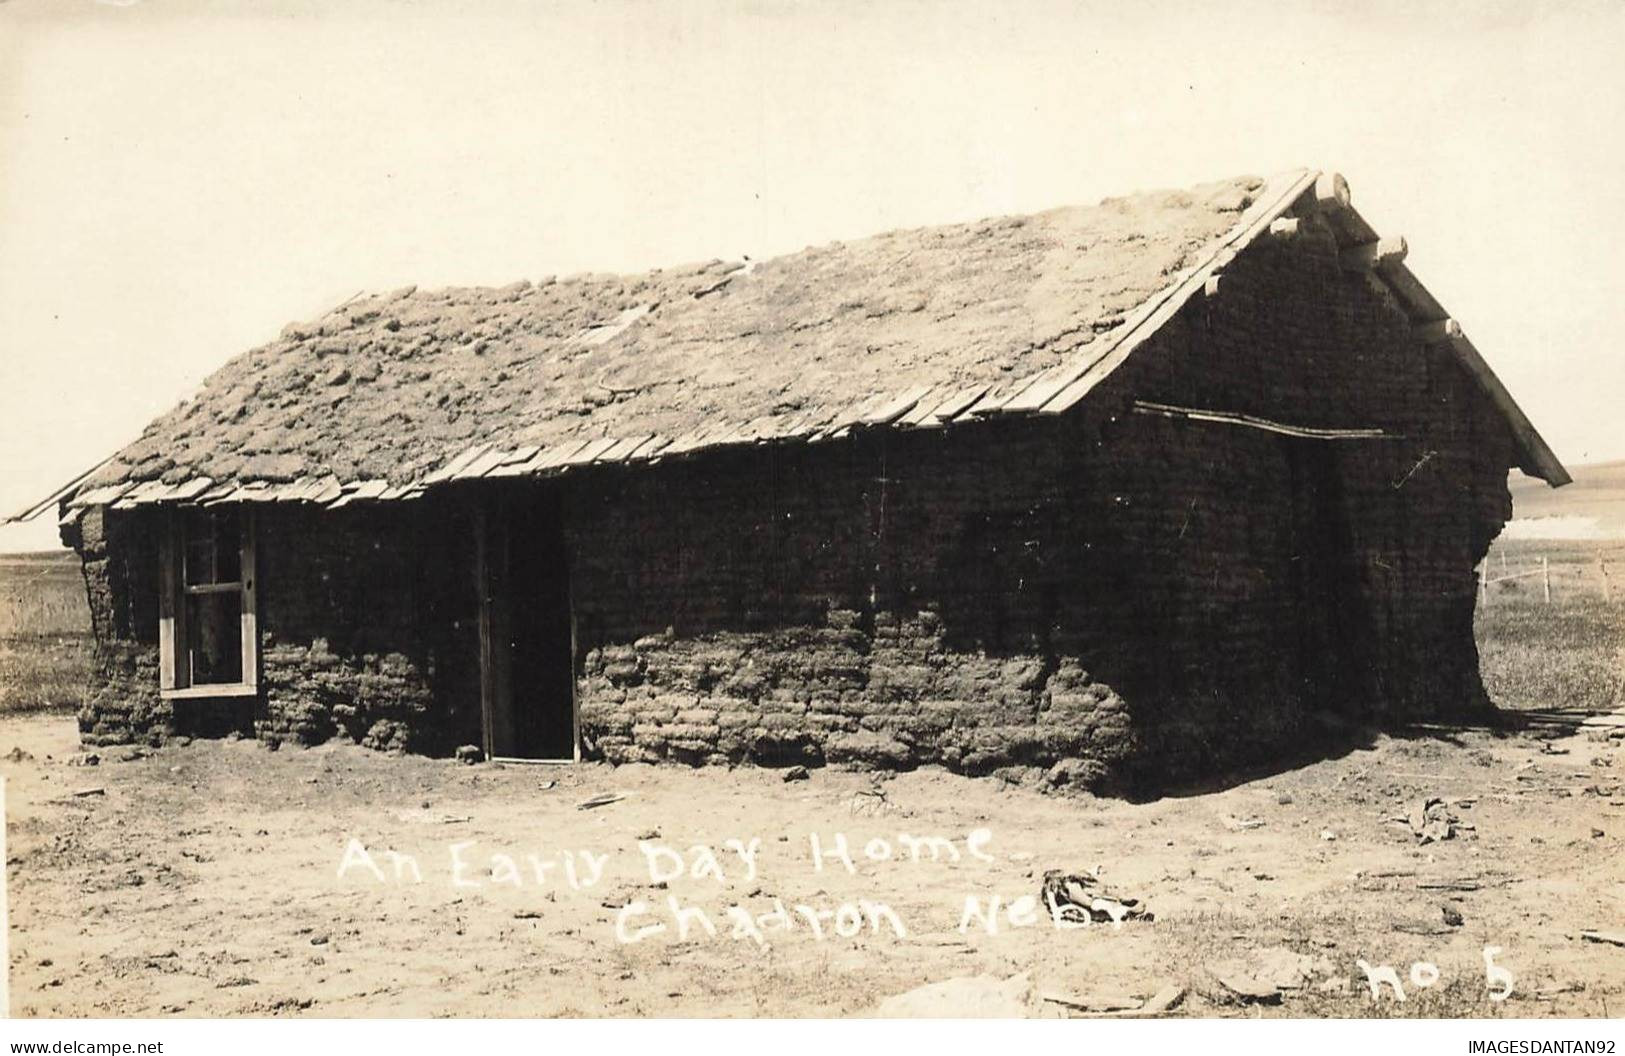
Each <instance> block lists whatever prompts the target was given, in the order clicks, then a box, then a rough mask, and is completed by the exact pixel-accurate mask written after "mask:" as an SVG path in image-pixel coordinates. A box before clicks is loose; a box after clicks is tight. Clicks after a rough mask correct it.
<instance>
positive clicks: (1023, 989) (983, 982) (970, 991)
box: [871, 972, 1036, 1019]
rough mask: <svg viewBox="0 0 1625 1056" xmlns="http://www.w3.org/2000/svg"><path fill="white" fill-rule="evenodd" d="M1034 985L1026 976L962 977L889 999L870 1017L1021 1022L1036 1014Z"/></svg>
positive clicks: (932, 984)
mask: <svg viewBox="0 0 1625 1056" xmlns="http://www.w3.org/2000/svg"><path fill="white" fill-rule="evenodd" d="M1034 1006H1035V1001H1034V999H1033V984H1032V979H1031V977H1030V976H1029V975H1028V974H1027V973H1025V972H1023V973H1022V974H1021V975H1014V976H1011V977H1010V978H1009V979H1002V980H1001V979H997V978H995V977H993V976H990V975H977V976H960V977H958V978H954V979H944V980H943V981H942V982H940V983H927V984H926V985H924V986H920V987H915V988H914V989H913V990H909V991H907V992H905V993H901V994H897V995H895V996H892V997H888V998H886V999H885V1000H884V1001H882V1002H881V1003H880V1004H879V1005H877V1006H876V1007H875V1009H874V1011H873V1012H872V1013H871V1014H872V1015H874V1016H877V1017H879V1018H881V1019H919V1018H928V1019H1020V1018H1026V1017H1028V1016H1031V1015H1033V1014H1034V1012H1035V1011H1036V1010H1035V1007H1034Z"/></svg>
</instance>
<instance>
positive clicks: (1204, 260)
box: [4, 169, 1571, 524]
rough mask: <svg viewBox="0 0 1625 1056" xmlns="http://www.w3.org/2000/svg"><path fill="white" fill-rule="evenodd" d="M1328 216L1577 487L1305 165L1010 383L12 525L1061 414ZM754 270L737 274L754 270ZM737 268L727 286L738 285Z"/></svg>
mask: <svg viewBox="0 0 1625 1056" xmlns="http://www.w3.org/2000/svg"><path fill="white" fill-rule="evenodd" d="M1310 214H1315V215H1319V216H1322V217H1325V218H1326V220H1327V221H1328V223H1329V225H1330V227H1331V228H1332V230H1333V231H1334V232H1335V234H1336V237H1337V241H1338V248H1339V253H1340V255H1341V256H1342V257H1343V258H1344V260H1345V261H1346V262H1348V263H1349V264H1350V266H1351V267H1354V268H1356V269H1358V270H1361V271H1363V272H1364V273H1365V274H1366V276H1367V279H1368V281H1370V282H1371V283H1372V285H1373V288H1374V289H1376V290H1377V291H1378V292H1379V293H1380V294H1381V295H1382V296H1383V297H1384V298H1386V299H1388V300H1389V301H1390V302H1391V303H1393V304H1394V305H1396V306H1397V307H1398V308H1399V309H1400V310H1401V311H1402V312H1403V313H1404V314H1405V316H1406V318H1408V319H1409V320H1410V322H1411V325H1412V327H1413V331H1414V333H1415V334H1416V336H1417V338H1418V340H1420V341H1421V342H1423V343H1425V344H1429V345H1434V344H1445V345H1448V346H1449V347H1450V349H1451V350H1452V351H1453V352H1454V354H1455V357H1456V359H1457V361H1458V362H1460V363H1461V365H1462V367H1463V368H1464V369H1465V370H1466V371H1467V372H1468V374H1470V375H1471V376H1472V377H1473V378H1474V379H1475V380H1476V381H1477V382H1478V384H1479V386H1480V387H1481V388H1482V389H1483V391H1484V393H1485V395H1486V396H1487V397H1488V398H1489V400H1490V402H1491V403H1492V404H1493V405H1494V406H1495V408H1496V409H1497V410H1498V411H1499V412H1500V414H1501V416H1502V418H1503V419H1504V420H1505V421H1506V423H1507V426H1508V428H1509V429H1510V431H1511V434H1512V437H1513V441H1514V443H1515V445H1516V458H1517V463H1516V464H1517V466H1518V468H1520V469H1522V470H1523V471H1524V472H1525V473H1527V474H1529V475H1530V476H1533V477H1538V478H1540V479H1542V480H1544V481H1546V482H1547V483H1548V484H1550V485H1552V486H1553V487H1560V486H1562V485H1564V484H1567V483H1569V481H1570V479H1571V478H1570V477H1569V474H1568V471H1567V470H1565V469H1564V468H1563V465H1562V463H1561V462H1559V461H1558V459H1557V456H1556V455H1555V454H1553V453H1552V449H1551V447H1550V446H1548V445H1547V443H1546V441H1545V440H1544V439H1542V438H1541V436H1540V434H1539V433H1538V432H1536V431H1535V427H1534V426H1533V425H1532V424H1531V423H1530V421H1529V418H1528V417H1527V416H1526V415H1525V414H1524V413H1523V410H1522V409H1521V408H1519V406H1518V404H1517V402H1516V401H1515V400H1513V398H1512V395H1511V394H1510V393H1509V392H1508V391H1507V389H1506V386H1504V385H1503V384H1501V381H1500V379H1499V378H1497V377H1496V376H1495V373H1494V372H1493V371H1492V370H1490V368H1489V365H1488V364H1487V363H1486V362H1485V361H1484V357H1483V356H1482V355H1480V354H1479V352H1478V349H1477V348H1476V347H1475V346H1474V345H1473V342H1472V341H1471V340H1470V339H1469V338H1468V337H1467V334H1466V332H1465V331H1464V330H1463V329H1462V327H1461V325H1460V324H1459V323H1457V322H1456V321H1455V320H1454V319H1452V318H1451V316H1450V313H1449V312H1447V311H1445V309H1444V307H1443V306H1442V305H1441V304H1439V302H1438V300H1437V299H1436V298H1434V296H1433V295H1432V294H1431V293H1429V292H1428V290H1427V289H1426V287H1424V286H1423V285H1422V283H1421V281H1420V280H1418V279H1417V278H1416V276H1415V275H1414V274H1412V273H1411V271H1410V269H1409V268H1407V267H1406V266H1405V263H1404V257H1405V242H1404V239H1401V238H1393V237H1390V238H1381V237H1379V236H1378V234H1377V232H1376V231H1375V230H1374V229H1373V228H1372V227H1371V225H1370V224H1368V223H1367V222H1366V221H1365V219H1364V218H1363V217H1361V216H1360V214H1359V212H1357V211H1356V210H1355V209H1354V206H1353V204H1352V202H1351V200H1350V196H1349V189H1348V183H1347V181H1345V180H1344V179H1343V177H1342V176H1340V175H1338V174H1337V173H1334V172H1320V171H1316V170H1311V169H1298V170H1294V171H1292V172H1287V173H1283V174H1280V175H1277V176H1275V177H1272V178H1271V179H1269V180H1268V181H1266V182H1265V183H1264V185H1263V186H1262V187H1261V188H1260V189H1259V191H1258V193H1257V195H1256V197H1254V199H1253V201H1252V203H1251V204H1250V205H1249V206H1248V207H1247V208H1246V209H1245V210H1244V211H1243V212H1242V213H1241V215H1240V217H1239V218H1238V219H1237V221H1236V223H1235V224H1234V225H1233V226H1232V227H1231V228H1230V229H1229V230H1228V231H1226V232H1225V233H1224V234H1222V235H1220V236H1219V237H1218V238H1215V239H1213V240H1212V241H1210V242H1209V243H1207V244H1206V245H1205V246H1204V247H1203V248H1202V249H1201V251H1200V252H1198V253H1196V254H1195V255H1194V257H1193V259H1192V260H1191V261H1190V262H1189V263H1188V264H1187V265H1186V266H1185V267H1184V268H1183V269H1182V270H1181V271H1179V272H1178V273H1176V274H1175V275H1174V276H1173V277H1172V279H1171V280H1170V281H1169V283H1168V284H1167V285H1166V286H1164V287H1163V288H1162V289H1160V290H1158V291H1157V292H1156V293H1154V294H1152V295H1151V296H1150V297H1148V298H1147V299H1146V300H1145V301H1144V302H1142V303H1141V304H1140V305H1139V307H1138V308H1136V309H1135V310H1134V311H1133V312H1131V313H1129V314H1128V315H1127V316H1126V317H1125V318H1124V319H1123V322H1122V324H1121V325H1119V326H1117V327H1115V328H1113V329H1112V330H1111V331H1110V332H1109V333H1107V334H1104V335H1103V336H1102V339H1101V340H1098V341H1095V342H1093V343H1092V344H1090V345H1089V346H1088V349H1087V351H1085V352H1084V353H1082V354H1081V355H1079V356H1078V357H1075V358H1073V359H1071V360H1068V361H1066V362H1064V363H1062V364H1060V365H1058V366H1055V367H1051V368H1049V369H1047V370H1043V371H1040V372H1038V373H1036V374H1032V375H1029V376H1027V377H1025V378H1021V379H1018V380H1016V381H1015V382H1013V383H1011V384H1004V385H999V386H996V387H992V386H988V385H973V386H969V387H967V386H964V385H962V384H949V385H942V386H937V387H935V388H932V387H916V388H911V389H905V390H901V391H896V392H891V391H887V392H876V393H872V394H870V395H869V396H868V397H866V398H865V399H863V400H860V401H859V402H858V403H855V404H853V405H852V406H850V407H844V408H841V407H835V408H826V409H824V410H821V411H819V412H815V413H811V414H792V415H785V416H778V417H767V418H758V419H754V420H751V421H728V420H724V419H716V420H712V421H708V422H707V423H706V424H704V425H702V426H701V427H699V428H697V429H695V430H693V431H691V432H689V433H687V434H684V435H683V436H677V437H663V436H653V435H642V436H623V437H616V436H596V437H581V438H577V439H572V440H569V441H565V442H562V443H559V444H555V445H553V446H552V447H538V446H535V445H530V446H515V447H509V446H507V445H505V444H503V443H501V442H500V441H495V442H488V443H481V444H477V445H475V446H474V447H471V448H468V449H466V450H462V451H447V452H445V455H444V457H443V459H442V460H441V462H440V465H439V468H437V469H435V470H434V471H432V472H430V473H428V474H427V475H425V476H424V477H422V479H419V480H413V481H406V482H399V481H395V482H392V481H386V480H357V481H340V480H338V479H336V478H334V477H333V476H331V475H321V476H309V477H301V478H299V479H297V480H293V481H287V482H280V483H272V482H265V481H219V482H216V481H212V480H210V479H208V478H206V477H197V478H192V479H188V480H184V481H180V482H178V483H174V484H165V483H162V482H160V481H156V480H151V481H144V482H136V481H126V482H123V483H119V484H112V485H108V486H105V487H95V488H91V489H89V490H88V491H81V488H82V486H83V485H84V483H85V482H86V480H87V479H89V478H90V477H91V476H92V474H94V473H95V472H96V470H98V469H100V468H101V466H102V465H105V464H106V461H104V462H103V463H99V464H98V465H97V466H95V467H93V468H92V469H90V470H87V471H86V472H85V473H82V474H80V475H79V476H78V477H75V478H74V479H73V480H71V481H69V482H68V483H67V484H66V485H64V486H63V487H61V488H59V489H57V490H56V491H55V492H53V493H52V494H50V495H49V496H47V497H46V498H44V499H42V500H41V501H40V502H38V503H36V504H35V505H33V506H30V507H28V508H27V509H25V510H22V511H19V512H18V513H17V514H15V515H13V516H11V517H8V518H7V519H6V521H5V522H4V523H8V524H9V523H12V522H16V521H26V520H32V519H33V518H35V517H38V516H40V515H41V514H42V513H44V512H45V511H46V510H47V509H50V508H51V507H52V506H55V505H57V504H59V503H60V504H65V505H66V506H67V507H68V509H67V511H66V513H65V517H66V518H69V519H71V518H72V517H75V516H77V515H78V511H80V510H83V509H84V508H86V507H89V506H96V505H108V506H113V507H114V508H115V509H127V508H130V507H132V506H141V505H154V504H160V503H176V502H189V503H201V504H214V503H221V502H301V503H314V504H318V505H322V506H326V507H340V506H345V505H349V504H351V503H357V502H383V501H395V500H407V499H415V498H417V497H418V496H420V495H422V494H423V493H424V491H425V490H426V489H430V488H435V487H439V486H441V485H445V484H448V483H452V482H456V481H468V480H475V479H482V478H486V477H490V478H497V477H515V476H556V475H559V474H563V473H567V472H571V471H574V470H577V469H580V468H581V467H584V466H588V465H596V464H604V463H632V462H659V461H663V460H667V459H671V458H678V457H684V456H687V455H691V454H694V453H697V452H699V451H703V450H711V449H714V448H720V447H734V446H742V445H758V444H765V443H791V442H805V443H817V442H821V441H825V440H832V439H839V438H841V437H844V436H847V435H850V434H851V433H852V432H854V431H859V430H866V429H882V428H885V429H929V428H938V427H941V426H944V425H947V424H950V423H956V422H965V421H976V420H988V419H997V418H1000V417H1007V416H1014V415H1037V414H1062V413H1064V412H1066V411H1068V410H1070V409H1071V408H1072V407H1074V406H1076V405H1077V404H1078V403H1079V402H1080V401H1082V400H1083V399H1084V398H1085V397H1086V396H1088V394H1089V393H1090V392H1091V391H1093V390H1094V389H1095V388H1096V387H1097V386H1098V385H1099V384H1100V383H1101V382H1102V381H1104V380H1105V379H1106V378H1108V377H1110V376H1111V374H1112V373H1113V372H1114V371H1116V370H1117V368H1118V367H1119V366H1121V365H1122V364H1123V363H1124V362H1125V361H1126V360H1127V359H1128V358H1129V357H1130V356H1131V355H1133V353H1134V351H1135V350H1136V349H1138V348H1139V347H1140V346H1141V345H1143V344H1144V343H1145V342H1146V341H1147V340H1148V339H1149V338H1150V337H1151V336H1152V335H1154V334H1155V333H1157V331H1158V330H1160V329H1161V328H1162V327H1163V326H1164V325H1165V324H1166V323H1167V322H1168V321H1169V320H1171V319H1172V318H1174V316H1175V315H1177V314H1178V313H1179V311H1180V310H1181V309H1182V308H1184V307H1185V305H1186V304H1188V303H1189V302H1190V301H1191V299H1192V298H1194V297H1197V296H1199V295H1205V294H1211V293H1213V292H1215V291H1216V290H1217V288H1218V284H1219V281H1220V278H1221V277H1222V273H1223V270H1224V268H1225V266H1226V265H1228V264H1229V263H1230V262H1231V261H1232V260H1234V259H1235V257H1236V255H1237V254H1239V253H1240V252H1242V251H1243V250H1244V249H1246V248H1247V247H1248V246H1249V245H1251V244H1252V243H1253V242H1254V241H1256V240H1257V239H1259V238H1260V237H1264V236H1267V235H1270V234H1272V233H1275V234H1281V233H1286V232H1288V231H1290V230H1291V229H1292V225H1294V224H1295V223H1296V222H1297V220H1298V219H1299V218H1302V217H1305V216H1308V215H1310ZM745 271H748V269H739V273H744V272H745ZM733 274H734V273H729V275H728V276H725V277H724V279H723V281H724V282H727V281H729V278H731V277H732V275H733Z"/></svg>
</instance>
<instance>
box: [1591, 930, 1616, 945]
mask: <svg viewBox="0 0 1625 1056" xmlns="http://www.w3.org/2000/svg"><path fill="white" fill-rule="evenodd" d="M1580 938H1582V939H1584V940H1585V941H1586V942H1601V943H1605V944H1607V945H1609V946H1625V931H1582V932H1580Z"/></svg>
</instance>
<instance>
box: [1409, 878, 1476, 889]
mask: <svg viewBox="0 0 1625 1056" xmlns="http://www.w3.org/2000/svg"><path fill="white" fill-rule="evenodd" d="M1484 884H1485V880H1484V878H1483V877H1477V876H1456V877H1449V876H1443V877H1424V878H1422V879H1419V880H1417V881H1416V886H1417V887H1418V888H1419V889H1421V890H1423V891H1478V890H1481V889H1482V888H1483V887H1484Z"/></svg>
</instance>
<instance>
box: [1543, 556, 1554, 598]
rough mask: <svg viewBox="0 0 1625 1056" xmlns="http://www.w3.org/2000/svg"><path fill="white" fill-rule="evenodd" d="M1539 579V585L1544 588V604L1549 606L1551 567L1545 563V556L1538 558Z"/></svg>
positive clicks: (1548, 563)
mask: <svg viewBox="0 0 1625 1056" xmlns="http://www.w3.org/2000/svg"><path fill="white" fill-rule="evenodd" d="M1540 579H1541V584H1542V585H1543V586H1544V587H1545V588H1546V604H1548V605H1550V604H1551V603H1552V566H1551V564H1550V562H1548V561H1547V559H1546V555H1545V554H1542V555H1541V556H1540Z"/></svg>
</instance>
